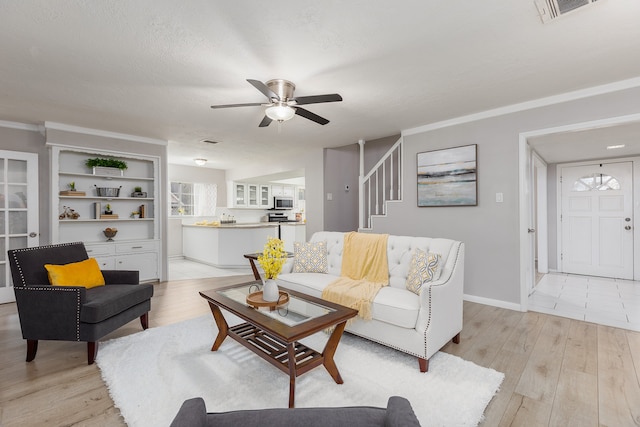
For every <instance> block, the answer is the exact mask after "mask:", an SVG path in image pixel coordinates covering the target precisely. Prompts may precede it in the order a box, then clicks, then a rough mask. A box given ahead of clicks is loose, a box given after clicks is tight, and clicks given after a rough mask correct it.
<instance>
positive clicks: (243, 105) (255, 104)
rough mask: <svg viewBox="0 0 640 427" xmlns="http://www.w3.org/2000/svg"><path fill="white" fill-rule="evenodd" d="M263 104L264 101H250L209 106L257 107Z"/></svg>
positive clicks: (214, 107)
mask: <svg viewBox="0 0 640 427" xmlns="http://www.w3.org/2000/svg"><path fill="white" fill-rule="evenodd" d="M259 105H264V102H251V103H249V104H224V105H212V106H211V108H213V109H216V108H232V107H257V106H259Z"/></svg>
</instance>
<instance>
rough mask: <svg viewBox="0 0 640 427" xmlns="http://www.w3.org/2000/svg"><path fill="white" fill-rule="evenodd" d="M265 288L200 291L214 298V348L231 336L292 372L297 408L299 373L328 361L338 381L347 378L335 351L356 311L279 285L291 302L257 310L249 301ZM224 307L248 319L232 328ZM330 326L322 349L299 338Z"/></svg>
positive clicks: (245, 286) (291, 385)
mask: <svg viewBox="0 0 640 427" xmlns="http://www.w3.org/2000/svg"><path fill="white" fill-rule="evenodd" d="M261 289H262V283H261V282H259V281H253V282H247V283H241V284H238V285H232V286H227V287H224V288H219V289H213V290H210V291H204V292H200V295H201V296H202V297H203V298H204V299H206V300H207V301H208V302H209V307H210V308H211V313H212V314H213V318H214V319H215V321H216V325H217V326H218V336H217V337H216V339H215V341H214V343H213V346H212V347H211V351H216V350H218V348H220V345H221V344H222V342H223V341H224V340H225V338H226V337H227V336H229V337H231V338H232V339H234V340H236V341H238V342H239V343H240V344H242V345H243V346H245V347H247V348H248V349H249V350H251V351H253V352H254V353H256V354H257V355H258V356H260V357H262V358H263V359H264V360H266V361H267V362H269V363H271V364H272V365H274V366H276V367H277V368H278V369H280V370H281V371H283V372H284V373H287V374H289V407H290V408H293V407H294V401H295V385H296V377H297V376H299V375H302V374H304V373H305V372H308V371H310V370H311V369H313V368H315V367H318V366H320V365H323V366H324V367H325V369H326V370H327V372H329V375H331V377H332V378H333V379H334V381H335V382H336V383H337V384H342V383H343V381H342V377H341V376H340V372H339V371H338V367H337V366H336V364H335V362H334V361H333V356H334V354H335V352H336V349H337V348H338V343H339V342H340V338H341V337H342V333H343V332H344V328H345V325H346V323H347V320H349V319H351V318H352V317H355V316H356V315H357V314H358V311H357V310H354V309H351V308H348V307H344V306H341V305H338V304H334V303H331V302H329V301H325V300H323V299H320V298H315V297H312V296H310V295H305V294H303V293H300V292H295V291H292V290H288V289H283V288H280V289H281V290H284V291H286V292H287V293H288V294H289V302H288V303H287V304H286V305H283V306H279V307H277V308H276V309H274V310H270V309H269V308H260V309H256V308H254V307H253V306H250V305H249V304H247V302H246V299H247V296H248V295H249V294H250V293H252V292H256V291H259V290H261ZM220 309H224V310H226V311H229V312H231V313H233V314H235V315H236V316H238V317H240V318H242V319H244V320H245V322H244V323H241V324H239V325H235V326H232V327H229V325H228V324H227V321H226V320H225V318H224V316H223V315H222V311H221V310H220ZM327 328H333V332H332V333H331V336H330V337H329V340H328V341H327V343H326V345H325V347H324V349H323V350H322V352H321V353H320V352H318V351H316V350H314V349H311V348H309V347H307V346H306V345H304V344H302V343H300V342H298V341H299V340H300V339H302V338H305V337H308V336H310V335H313V334H315V333H316V332H319V331H322V330H324V329H327Z"/></svg>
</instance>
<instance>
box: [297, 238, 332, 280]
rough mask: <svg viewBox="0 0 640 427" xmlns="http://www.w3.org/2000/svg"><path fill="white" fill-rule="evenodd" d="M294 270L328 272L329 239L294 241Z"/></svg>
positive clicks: (300, 271) (299, 271) (298, 271)
mask: <svg viewBox="0 0 640 427" xmlns="http://www.w3.org/2000/svg"><path fill="white" fill-rule="evenodd" d="M293 272H294V273H327V272H329V264H328V263H327V241H326V240H323V241H321V242H307V243H305V242H294V243H293Z"/></svg>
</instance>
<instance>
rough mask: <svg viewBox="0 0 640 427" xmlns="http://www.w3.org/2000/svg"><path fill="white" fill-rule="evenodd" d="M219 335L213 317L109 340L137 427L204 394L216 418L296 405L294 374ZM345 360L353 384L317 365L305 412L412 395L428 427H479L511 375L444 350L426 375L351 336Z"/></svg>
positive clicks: (111, 382)
mask: <svg viewBox="0 0 640 427" xmlns="http://www.w3.org/2000/svg"><path fill="white" fill-rule="evenodd" d="M225 316H227V322H228V323H229V324H230V325H233V324H237V323H241V322H240V319H238V318H237V317H233V318H232V317H231V315H229V313H225ZM230 319H232V320H230ZM216 335H217V328H216V325H215V322H214V321H213V318H212V317H211V316H202V317H198V318H195V319H191V320H187V321H184V322H181V323H176V324H173V325H169V326H163V327H157V328H151V329H148V330H146V331H143V332H139V333H136V334H133V335H129V336H126V337H122V338H117V339H114V340H110V341H107V342H104V343H101V345H100V351H99V352H98V358H97V364H98V366H99V367H100V370H101V372H102V377H103V379H104V381H105V382H106V383H107V386H108V387H109V392H110V394H111V397H112V398H113V400H114V402H115V405H116V406H117V407H118V408H119V409H120V411H121V413H122V415H123V416H124V419H125V421H126V422H127V424H128V425H129V426H130V427H141V426H153V427H157V426H168V425H169V424H170V423H171V420H173V417H174V416H175V414H176V413H177V412H178V409H179V408H180V405H182V402H183V401H184V400H186V399H189V398H191V397H196V396H200V397H202V398H204V400H205V402H206V405H207V410H208V411H209V412H222V411H230V410H237V409H259V408H269V407H287V405H288V397H289V377H288V376H287V375H285V374H284V373H283V372H282V371H280V370H278V369H277V368H275V367H274V366H272V365H271V364H269V363H268V362H266V361H265V360H263V359H262V358H260V357H258V356H257V355H256V354H254V353H252V352H251V351H249V350H248V349H246V348H244V347H242V346H241V345H240V344H238V343H237V342H235V341H234V340H232V339H231V338H229V337H227V339H226V340H225V341H224V342H223V344H222V346H221V347H220V349H219V350H218V351H217V352H211V345H212V344H213V341H214V338H215V336H216ZM326 340H327V335H325V334H324V333H318V334H316V335H313V336H311V337H309V338H308V339H305V340H303V342H304V343H305V344H307V345H309V346H311V347H312V348H315V349H316V350H319V351H321V350H322V349H323V348H324V344H325V342H326ZM335 361H336V364H337V365H338V369H339V370H340V374H341V375H342V378H343V380H344V384H342V385H338V384H336V383H335V382H334V381H333V379H332V378H331V376H330V375H329V374H328V373H327V371H326V370H325V369H324V367H322V366H320V367H318V368H315V369H314V370H312V371H310V372H308V373H306V374H304V375H302V376H300V377H298V378H297V379H296V399H295V402H296V407H317V406H355V405H366V406H379V407H386V405H387V400H388V398H389V397H390V396H403V397H406V398H407V399H409V401H410V402H411V405H412V406H413V409H414V411H415V412H416V415H417V416H418V419H419V420H420V423H421V424H422V426H424V427H426V426H475V425H477V424H478V423H479V422H480V421H481V420H482V417H483V412H484V410H485V408H486V406H487V404H488V403H489V401H490V400H491V398H492V397H493V395H494V394H495V393H496V392H497V391H498V389H499V387H500V384H501V383H502V380H503V378H504V374H502V373H500V372H497V371H494V370H492V369H487V368H483V367H480V366H478V365H475V364H474V363H471V362H467V361H465V360H463V359H461V358H459V357H456V356H452V355H449V354H446V353H443V352H439V353H437V354H435V355H434V356H433V357H432V358H431V360H430V361H429V372H428V373H420V371H419V369H418V362H417V360H416V358H415V357H412V356H409V355H407V354H404V353H401V352H399V351H395V350H392V349H389V348H387V347H384V346H381V345H379V344H375V343H372V342H370V341H367V340H365V339H362V338H359V337H355V336H352V335H349V334H345V335H344V336H343V337H342V340H341V342H340V345H339V346H338V350H337V352H336V355H335Z"/></svg>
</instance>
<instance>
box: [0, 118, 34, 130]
mask: <svg viewBox="0 0 640 427" xmlns="http://www.w3.org/2000/svg"><path fill="white" fill-rule="evenodd" d="M0 127H3V128H11V129H20V130H29V131H32V132H40V126H38V125H30V124H27V123H18V122H9V121H5V120H0Z"/></svg>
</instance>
